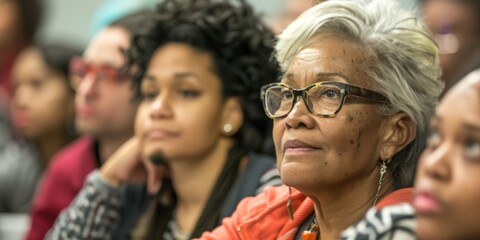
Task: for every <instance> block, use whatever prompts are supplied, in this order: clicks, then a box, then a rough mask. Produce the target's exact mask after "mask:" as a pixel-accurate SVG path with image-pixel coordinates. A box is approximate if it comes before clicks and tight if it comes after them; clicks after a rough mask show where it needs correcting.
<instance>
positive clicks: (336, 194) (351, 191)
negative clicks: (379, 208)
mask: <svg viewBox="0 0 480 240" xmlns="http://www.w3.org/2000/svg"><path fill="white" fill-rule="evenodd" d="M377 170H378V169H377ZM379 177H380V173H379V171H375V172H374V173H372V174H370V175H369V176H367V177H366V178H362V179H358V180H357V181H355V182H353V183H352V182H349V183H348V184H343V185H345V186H335V187H334V188H330V189H324V190H323V191H318V189H317V191H316V194H312V195H308V194H307V196H309V198H311V199H312V200H313V202H314V205H315V216H316V218H317V223H318V225H319V228H320V239H337V238H338V237H339V236H340V233H341V232H342V231H343V230H345V229H346V228H348V227H349V226H350V225H352V224H354V223H355V222H357V221H359V220H360V219H362V218H363V216H364V215H365V213H366V212H367V210H368V209H369V208H370V207H372V206H373V202H374V198H375V194H376V192H377V189H378V180H379ZM390 192H392V178H391V175H390V174H386V175H385V178H384V181H383V184H382V187H381V189H380V193H379V199H378V201H377V203H378V202H379V201H380V200H381V199H382V198H383V197H385V196H386V195H388V194H389V193H390Z"/></svg>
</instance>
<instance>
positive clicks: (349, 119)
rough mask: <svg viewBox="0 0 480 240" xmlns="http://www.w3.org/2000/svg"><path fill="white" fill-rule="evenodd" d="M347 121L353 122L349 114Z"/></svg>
mask: <svg viewBox="0 0 480 240" xmlns="http://www.w3.org/2000/svg"><path fill="white" fill-rule="evenodd" d="M348 121H350V122H353V117H352V115H350V114H348Z"/></svg>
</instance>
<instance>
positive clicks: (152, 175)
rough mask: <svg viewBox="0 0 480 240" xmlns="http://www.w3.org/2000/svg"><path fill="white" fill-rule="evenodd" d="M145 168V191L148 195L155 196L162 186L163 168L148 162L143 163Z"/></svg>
mask: <svg viewBox="0 0 480 240" xmlns="http://www.w3.org/2000/svg"><path fill="white" fill-rule="evenodd" d="M145 167H146V169H147V190H148V192H149V193H150V194H157V193H158V191H159V190H160V187H161V186H162V180H163V175H164V167H163V166H155V165H153V164H151V163H148V162H147V163H145Z"/></svg>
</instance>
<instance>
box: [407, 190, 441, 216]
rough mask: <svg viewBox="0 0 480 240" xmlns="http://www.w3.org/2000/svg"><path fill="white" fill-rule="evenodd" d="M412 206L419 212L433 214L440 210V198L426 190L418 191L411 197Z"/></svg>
mask: <svg viewBox="0 0 480 240" xmlns="http://www.w3.org/2000/svg"><path fill="white" fill-rule="evenodd" d="M413 206H414V207H415V210H416V211H417V212H418V213H420V214H434V213H439V212H441V211H442V208H443V204H442V202H441V201H440V199H439V198H438V197H437V196H435V195H434V194H432V193H431V192H428V191H418V192H417V193H416V194H415V196H414V198H413Z"/></svg>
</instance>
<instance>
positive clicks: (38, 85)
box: [30, 79, 43, 90]
mask: <svg viewBox="0 0 480 240" xmlns="http://www.w3.org/2000/svg"><path fill="white" fill-rule="evenodd" d="M30 85H31V86H32V88H33V89H36V90H38V89H40V88H42V86H43V82H42V81H41V80H38V79H33V80H32V81H31V82H30Z"/></svg>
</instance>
